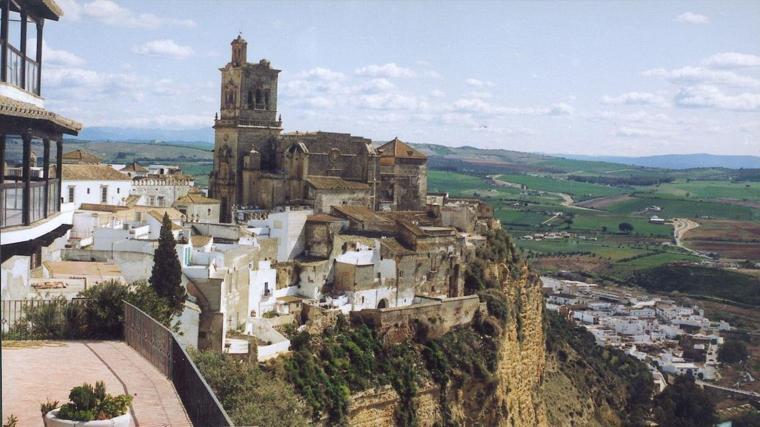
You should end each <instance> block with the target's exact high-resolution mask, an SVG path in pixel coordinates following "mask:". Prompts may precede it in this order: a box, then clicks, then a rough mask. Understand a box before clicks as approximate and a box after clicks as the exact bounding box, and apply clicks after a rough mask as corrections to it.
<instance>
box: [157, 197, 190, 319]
mask: <svg viewBox="0 0 760 427" xmlns="http://www.w3.org/2000/svg"><path fill="white" fill-rule="evenodd" d="M175 246H176V242H175V241H174V235H173V234H172V222H171V220H170V219H169V215H168V214H167V213H166V212H164V218H163V221H162V222H161V232H160V234H159V237H158V247H157V248H156V251H155V252H154V254H153V270H152V271H151V275H150V284H151V286H153V289H154V290H155V291H156V294H158V296H159V297H161V298H163V299H165V300H166V302H167V303H168V304H169V306H170V307H171V308H172V310H173V311H174V313H177V314H178V313H179V312H181V311H182V304H183V303H184V302H185V288H183V287H182V266H181V265H180V262H179V258H178V257H177V251H176V249H175Z"/></svg>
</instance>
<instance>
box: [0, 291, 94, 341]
mask: <svg viewBox="0 0 760 427" xmlns="http://www.w3.org/2000/svg"><path fill="white" fill-rule="evenodd" d="M86 301H87V299H86V298H72V299H71V300H65V299H62V298H55V299H46V300H43V299H24V300H3V301H0V338H2V339H25V340H28V339H32V340H34V339H60V338H65V337H66V326H67V319H66V315H67V308H68V307H69V306H71V305H72V304H84V303H85V302H86ZM19 322H22V323H21V325H23V327H22V328H18V327H16V326H18V325H19ZM14 327H16V328H14Z"/></svg>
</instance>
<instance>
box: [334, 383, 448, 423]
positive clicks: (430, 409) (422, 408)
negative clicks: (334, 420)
mask: <svg viewBox="0 0 760 427" xmlns="http://www.w3.org/2000/svg"><path fill="white" fill-rule="evenodd" d="M414 400H415V402H414V405H415V408H416V411H417V419H418V424H417V425H418V426H419V427H432V426H433V425H435V423H436V422H438V421H440V419H441V414H440V405H439V402H438V387H436V386H435V384H426V385H425V386H423V387H421V388H420V390H418V391H417V396H416V397H415V399H414ZM398 406H399V397H398V394H397V393H396V391H395V390H393V387H391V386H385V387H379V388H376V389H371V390H365V391H363V392H359V393H356V394H354V395H353V396H351V403H350V408H351V410H350V412H349V425H350V426H351V427H370V426H371V427H374V426H389V425H394V423H395V413H396V410H397V408H398Z"/></svg>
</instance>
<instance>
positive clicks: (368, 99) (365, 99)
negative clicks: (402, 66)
mask: <svg viewBox="0 0 760 427" xmlns="http://www.w3.org/2000/svg"><path fill="white" fill-rule="evenodd" d="M355 103H356V104H357V106H359V107H362V108H369V109H373V110H414V109H416V108H417V107H418V106H419V105H420V103H419V101H418V100H417V98H416V97H414V96H409V95H401V94H396V93H378V94H372V95H362V96H360V97H359V98H358V99H357V101H355Z"/></svg>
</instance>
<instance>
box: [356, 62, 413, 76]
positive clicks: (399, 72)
mask: <svg viewBox="0 0 760 427" xmlns="http://www.w3.org/2000/svg"><path fill="white" fill-rule="evenodd" d="M354 73H355V74H356V75H359V76H369V77H387V78H398V77H414V76H415V75H416V73H415V72H414V70H412V69H411V68H405V67H401V66H399V65H397V64H396V63H393V62H390V63H388V64H382V65H377V64H372V65H367V66H366V67H361V68H357V69H356V70H354Z"/></svg>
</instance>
